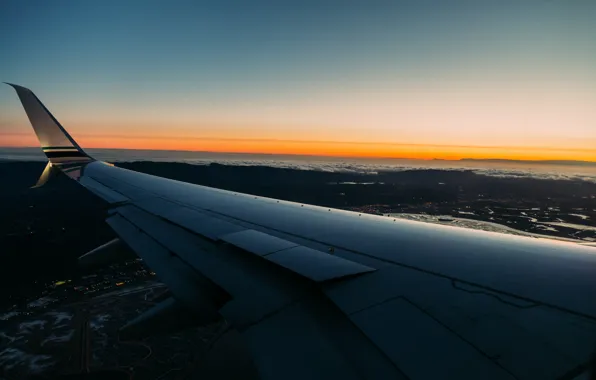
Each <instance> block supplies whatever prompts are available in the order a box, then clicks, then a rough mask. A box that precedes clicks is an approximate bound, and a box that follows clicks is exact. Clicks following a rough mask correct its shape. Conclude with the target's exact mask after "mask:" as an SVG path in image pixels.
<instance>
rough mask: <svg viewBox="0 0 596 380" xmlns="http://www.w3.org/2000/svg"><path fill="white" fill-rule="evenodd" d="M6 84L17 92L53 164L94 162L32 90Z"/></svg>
mask: <svg viewBox="0 0 596 380" xmlns="http://www.w3.org/2000/svg"><path fill="white" fill-rule="evenodd" d="M4 83H6V84H7V85H9V86H12V87H13V88H14V89H15V90H16V92H17V95H18V96H19V99H20V100H21V103H22V104H23V108H25V112H26V113H27V116H28V117H29V121H30V122H31V126H33V130H34V131H35V134H36V135H37V138H38V139H39V142H40V144H41V149H43V152H44V153H45V154H46V156H47V157H48V159H49V160H50V162H51V163H52V164H57V165H60V164H65V163H75V162H77V163H80V162H89V161H93V158H91V157H90V156H89V155H88V154H87V153H85V151H83V149H82V148H81V147H80V146H79V144H77V142H76V141H75V140H74V139H73V138H72V137H71V136H70V135H69V134H68V132H66V130H65V129H64V127H62V125H60V123H59V122H58V120H56V118H54V116H53V115H52V114H51V113H50V111H48V109H47V108H46V107H45V106H44V105H43V103H42V102H41V101H40V100H39V98H38V97H37V96H35V94H34V93H33V92H32V91H31V90H29V89H28V88H25V87H22V86H19V85H16V84H12V83H7V82H4Z"/></svg>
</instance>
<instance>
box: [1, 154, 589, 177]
mask: <svg viewBox="0 0 596 380" xmlns="http://www.w3.org/2000/svg"><path fill="white" fill-rule="evenodd" d="M88 152H89V154H91V155H92V156H93V157H95V158H96V159H98V160H103V161H108V162H130V161H153V162H180V163H187V164H192V165H209V164H212V163H218V164H222V165H237V166H269V167H274V168H286V169H297V170H318V171H324V172H345V173H359V174H368V175H375V174H377V173H379V172H384V171H404V170H431V169H432V170H460V171H466V170H467V171H472V172H474V173H476V174H480V175H487V176H493V177H503V178H537V179H551V180H581V181H589V182H595V183H596V166H595V165H591V164H590V163H586V162H580V164H579V165H575V164H573V163H570V162H565V163H561V162H543V163H535V162H534V163H532V162H528V161H507V160H461V161H448V160H430V161H427V160H411V159H358V158H338V157H318V156H292V155H268V154H239V153H211V152H189V151H154V150H121V149H89V150H88ZM44 160H45V156H44V155H43V153H42V152H41V150H39V149H38V148H0V161H44Z"/></svg>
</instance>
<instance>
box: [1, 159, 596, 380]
mask: <svg viewBox="0 0 596 380" xmlns="http://www.w3.org/2000/svg"><path fill="white" fill-rule="evenodd" d="M44 165H45V164H44V163H42V162H2V163H0V176H1V178H2V183H1V185H0V197H1V198H2V202H1V203H0V226H1V228H2V234H1V236H0V255H1V260H2V262H1V264H0V332H2V334H3V335H1V334H0V359H2V355H3V353H4V357H6V352H8V353H10V352H12V351H6V347H10V349H14V350H24V347H25V346H26V344H25V343H23V342H31V343H27V344H28V345H29V346H30V348H31V349H32V350H34V351H35V352H36V353H39V354H40V355H42V356H43V353H44V352H46V351H47V350H50V351H51V350H57V351H56V352H60V350H63V351H64V352H65V354H64V357H63V358H62V359H60V360H58V361H57V362H56V363H58V364H55V365H54V366H53V367H51V368H52V369H51V371H53V373H62V372H60V371H67V372H68V371H71V372H72V371H76V369H77V368H78V366H80V365H81V363H87V365H90V366H94V367H100V368H103V367H106V368H112V369H115V370H119V371H121V372H122V373H125V374H130V373H132V372H131V369H130V368H129V367H134V366H135V365H137V364H138V366H139V368H136V367H135V368H136V369H135V370H134V371H133V372H135V378H157V377H158V375H159V374H161V375H164V374H165V372H166V371H164V368H178V370H176V371H174V372H172V373H171V374H170V375H171V376H172V377H171V378H175V377H176V376H178V375H180V374H181V373H184V371H186V370H187V369H188V368H187V367H185V366H182V365H178V364H173V363H178V362H184V363H187V362H189V361H191V362H192V361H194V360H195V359H193V358H194V357H196V356H197V355H199V354H193V355H194V356H193V355H191V356H193V358H190V357H187V356H188V355H187V356H184V354H183V352H188V351H189V349H190V348H189V347H192V350H195V351H197V352H204V351H205V350H206V347H207V346H208V344H207V342H208V341H209V339H211V338H212V337H213V336H215V335H216V330H217V329H218V328H219V327H218V326H214V327H212V328H211V329H207V330H205V331H203V332H202V333H201V334H202V335H201V334H198V335H197V333H196V331H195V330H193V331H192V332H191V333H188V334H186V333H185V334H182V335H175V336H174V338H172V337H161V338H155V339H153V340H149V341H146V342H142V343H138V344H136V345H135V344H129V345H128V346H126V345H125V344H124V345H123V343H121V342H119V341H117V340H113V339H115V336H116V331H117V328H118V326H120V325H122V324H123V323H125V322H126V320H127V319H129V317H130V316H131V315H136V314H138V311H140V310H142V309H144V308H147V307H149V306H150V305H151V304H152V301H151V297H147V296H143V294H146V292H148V290H142V291H139V292H137V293H131V295H130V296H127V297H129V298H123V297H121V296H110V297H108V298H102V299H101V300H99V301H98V299H97V298H93V297H95V296H97V295H99V294H103V293H106V292H111V291H114V290H120V289H119V288H120V287H130V286H136V285H138V284H149V285H147V286H149V287H151V286H153V285H151V284H155V283H154V282H153V281H154V280H155V277H154V273H152V272H151V271H150V270H147V269H146V268H144V267H143V264H142V262H140V261H138V260H133V261H129V262H122V263H117V264H115V265H113V266H110V267H108V268H104V269H102V270H99V271H95V272H93V273H86V272H82V271H81V270H80V269H79V268H78V267H77V265H76V258H77V257H78V256H80V255H82V254H84V253H86V252H87V251H89V250H91V249H93V248H95V247H97V246H99V245H101V244H103V243H105V242H107V241H108V240H110V239H112V238H114V237H115V235H114V233H113V232H112V231H111V230H110V229H109V228H108V226H107V225H106V224H105V222H104V219H105V217H106V211H107V207H106V205H105V204H104V203H103V202H102V201H101V200H100V199H98V198H96V197H95V196H94V195H92V194H90V193H88V192H87V191H86V190H85V189H84V188H83V187H81V186H79V185H77V184H76V183H75V182H74V181H71V180H69V179H67V178H66V177H64V176H59V177H57V178H55V179H54V180H52V181H50V182H49V183H48V184H47V185H45V186H44V187H42V188H37V189H30V188H29V187H30V186H32V185H33V184H34V183H35V182H36V180H37V178H38V176H39V174H40V173H41V172H42V170H43V167H44ZM117 165H118V166H121V167H124V168H127V169H132V170H136V171H140V172H145V173H149V174H154V175H158V176H162V177H166V178H172V179H176V180H181V181H185V182H191V183H196V184H201V185H207V186H213V187H217V188H223V189H228V190H234V191H239V192H245V193H251V194H255V195H261V196H267V197H273V198H280V199H285V200H290V201H296V202H302V203H312V204H317V205H322V206H328V207H336V208H343V209H350V210H357V211H360V212H370V213H376V214H388V213H413V214H427V215H441V217H442V218H443V219H444V221H446V222H449V221H450V219H449V218H450V217H460V218H461V217H465V218H468V219H474V220H479V221H490V222H493V223H499V224H502V225H505V226H508V227H511V228H515V229H518V230H521V231H527V232H532V233H542V234H550V235H551V236H553V237H564V238H575V239H583V240H586V241H592V240H594V239H596V223H595V220H596V211H595V209H596V206H595V205H594V204H595V199H594V197H595V196H596V184H594V183H590V182H585V181H569V180H544V179H531V178H502V177H490V176H485V175H479V174H475V173H473V172H471V171H461V170H453V171H449V170H411V171H401V172H381V173H378V174H375V175H370V174H352V173H337V172H336V173H330V172H319V171H302V170H294V169H280V168H270V167H260V166H226V165H219V164H211V165H208V166H196V165H189V164H181V163H154V162H131V163H119V164H117ZM551 223H552V224H551ZM561 223H563V224H561ZM57 281H58V282H57ZM133 294H136V295H133ZM40 297H41V298H40ZM139 297H140V298H139ZM124 300H127V301H126V302H124ZM135 305H136V306H135ZM104 308H111V310H112V311H113V313H112V315H111V316H110V317H109V318H108V319H106V320H105V321H104V322H106V323H104V325H105V326H107V327H103V325H102V329H103V330H101V329H99V328H97V329H95V330H94V329H93V326H91V325H89V323H90V322H89V321H90V320H92V319H89V318H99V317H98V316H101V315H103V314H105V313H103V312H102V310H103V309H104ZM10 313H12V314H10ZM52 313H54V314H52ZM55 313H63V314H60V315H70V316H71V317H70V318H71V319H68V318H67V317H64V318H66V319H64V318H63V320H61V322H60V323H58V320H52V318H57V317H56V315H57V314H55ZM86 313H87V314H86ZM102 313H103V314H102ZM3 315H4V316H5V317H2V316H3ZM85 315H88V316H89V315H90V316H91V317H84V316H85ZM39 320H46V322H39ZM35 321H38V322H35ZM108 321H109V322H108ZM53 324H60V326H58V325H56V328H55V329H45V330H43V329H41V328H40V326H42V327H43V326H46V325H47V326H53ZM27 326H29V327H27ZM31 326H32V327H31ZM85 326H87V327H85ZM89 326H91V330H89V332H88V333H87V334H89V333H91V336H92V338H93V334H95V335H97V334H100V335H101V336H99V337H95V338H93V339H94V340H95V341H99V342H101V341H102V339H104V340H106V339H107V340H109V339H112V340H113V341H109V346H105V344H104V343H105V342H104V343H102V344H104V345H103V346H102V344H99V343H97V342H96V343H97V344H96V345H94V346H93V347H94V348H93V349H94V350H96V351H93V355H92V356H90V357H89V358H88V359H87V361H86V362H85V361H83V360H78V359H76V358H77V356H76V355H79V356H80V355H81V354H80V350H78V349H77V347H78V346H77V347H74V348H70V347H71V346H70V345H71V343H72V342H71V341H73V342H79V341H80V339H79V336H80V334H81V332H80V331H85V330H81V329H85V328H87V329H89ZM95 326H96V327H97V326H98V325H97V324H96V325H95ZM59 329H62V330H64V331H62V330H60V331H58V330H59ZM70 331H72V333H71V332H70ZM29 333H30V334H32V337H31V338H29V337H23V338H18V336H19V334H21V335H23V334H25V335H27V334H29ZM60 334H62V336H66V337H67V338H68V339H66V338H65V339H66V340H67V341H68V343H60V342H61V341H60V338H59V336H60ZM68 334H72V335H68ZM193 334H194V335H193ZM176 337H177V338H176ZM11 339H12V340H11ZM15 339H23V340H20V341H18V342H17V341H15ZM48 339H50V340H48ZM52 339H54V340H53V341H52ZM160 339H161V340H160ZM43 342H46V343H44V344H43V345H44V347H43V348H40V347H41V346H39V345H40V344H42V343H43ZM48 342H49V343H48ZM152 342H153V343H152ZM36 344H37V345H38V346H35V347H37V348H32V347H33V346H31V345H36ZM46 344H48V345H46ZM61 344H62V345H61ZM65 344H66V345H65ZM106 344H107V343H106ZM189 345H190V346H189ZM75 346H76V344H75ZM124 346H126V347H128V348H129V349H128V350H127V349H124V348H122V349H120V348H119V347H124ZM144 346H148V347H149V348H148V349H147V348H143V347H144ZM162 346H165V347H171V349H169V350H163V349H162V350H161V351H162V353H161V354H160V353H159V350H160V349H159V347H162ZM19 347H20V348H19ZM52 347H54V348H52ZM101 347H110V349H109V350H107V351H106V350H104V351H101ZM153 348H157V349H156V350H153ZM3 350H4V351H3ZM97 350H99V351H97ZM135 350H136V351H135ZM148 350H149V351H151V352H152V354H151V355H153V356H151V360H149V359H148V358H149V356H146V355H147V352H148ZM201 350H202V351H201ZM137 351H138V352H137ZM164 351H168V352H167V353H166V352H164ZM73 352H78V354H76V355H75V359H73V357H72V355H73ZM176 352H180V355H178V356H177V354H176ZM200 355H202V354H200ZM17 356H18V355H17ZM21 357H24V356H22V355H21ZM42 359H43V358H42ZM42 359H39V360H42ZM15 360H17V359H15ZM20 360H21V361H23V360H25V359H22V358H21V359H20ZM27 360H30V361H31V360H34V359H31V358H29V359H27ZM35 360H37V359H35ZM46 360H50V359H47V358H46ZM52 360H53V359H52ZM73 360H74V361H73ZM31 363H32V362H26V360H25V362H22V363H21V364H20V365H21V367H22V366H29V367H31V365H32V364H31ZM123 363H124V364H123ZM130 363H136V364H134V365H132V364H130ZM155 363H161V366H160V365H157V366H155V365H154V364H155ZM34 364H35V363H34ZM38 364H41V362H40V363H38ZM21 367H19V366H18V365H17V366H16V367H14V368H12V369H11V370H10V371H8V372H3V370H2V369H0V379H1V378H2V376H5V377H6V378H21V377H22V376H24V375H25V372H22V371H23V368H21ZM161 375H159V376H161ZM170 375H168V376H164V377H163V378H170V377H169V376H170ZM174 375H175V376H174Z"/></svg>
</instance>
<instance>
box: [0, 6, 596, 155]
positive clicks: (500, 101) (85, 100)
mask: <svg viewBox="0 0 596 380" xmlns="http://www.w3.org/2000/svg"><path fill="white" fill-rule="evenodd" d="M281 3H282V2H281V1H275V2H272V1H250V2H247V1H213V2H201V1H192V2H191V1H170V2H166V1H139V2H133V1H117V2H116V1H97V2H90V1H89V2H88V1H59V0H57V1H6V0H5V1H2V3H1V5H0V52H1V53H0V54H1V58H0V81H7V82H13V83H17V84H21V85H23V86H26V87H29V88H31V89H32V90H33V91H34V92H35V93H36V94H37V95H38V97H39V98H40V99H41V100H42V101H43V102H44V103H45V105H46V106H47V107H48V108H49V109H50V110H51V111H52V112H53V114H54V116H56V118H57V119H58V120H60V122H61V123H62V124H63V125H64V126H65V127H66V128H67V129H68V130H69V131H70V132H71V134H72V135H73V137H74V138H75V139H77V141H78V142H79V143H80V145H82V146H83V147H85V146H87V147H109V148H142V149H181V150H210V151H232V152H264V153H300V154H317V155H343V156H384V157H413V158H434V157H436V158H448V159H451V158H461V157H474V158H482V157H484V158H488V157H490V158H515V159H579V160H592V161H596V43H595V41H596V23H595V22H594V20H595V19H596V2H595V1H587V0H586V1H584V0H566V1H562V0H561V1H554V0H551V1H546V0H541V1H519V0H517V1H455V2H453V1H436V2H430V1H410V2H399V1H383V2H375V1H361V2H355V1H350V0H342V1H335V2H331V1H327V2H325V1H296V2H284V3H286V4H293V5H282V4H281ZM447 3H449V4H447ZM489 4H492V5H489ZM36 145H37V141H36V139H35V136H34V135H33V133H32V131H31V128H30V127H29V124H28V120H27V118H26V115H25V113H24V112H23V110H22V108H21V106H20V103H19V102H18V99H17V97H16V95H15V93H14V91H13V90H12V89H11V88H10V87H8V86H4V87H0V146H36Z"/></svg>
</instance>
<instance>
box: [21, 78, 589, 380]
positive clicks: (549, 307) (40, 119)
mask: <svg viewBox="0 0 596 380" xmlns="http://www.w3.org/2000/svg"><path fill="white" fill-rule="evenodd" d="M12 86H13V87H14V88H15V89H16V90H17V93H18V94H19V97H20V99H21V102H22V103H23V106H24V107H25V110H26V112H27V115H28V116H29V119H30V121H31V123H32V125H33V127H34V129H35V131H36V134H37V135H38V137H39V139H40V142H41V144H42V146H45V147H46V148H48V147H50V148H56V149H45V150H44V151H45V153H46V155H47V156H48V158H49V159H50V163H52V162H53V161H52V159H54V162H56V164H57V165H58V166H59V167H60V169H61V170H62V171H64V172H66V174H69V173H72V172H73V171H76V175H70V176H71V178H73V179H76V180H78V181H79V183H81V184H82V185H83V186H85V187H86V188H87V189H89V190H90V191H91V192H93V193H94V194H96V195H98V196H99V197H101V198H102V199H104V200H105V201H107V202H108V203H109V204H110V205H111V206H112V208H111V211H110V216H109V218H108V219H107V221H108V223H109V225H110V226H111V227H112V228H113V229H114V231H115V232H116V233H117V234H118V235H119V237H120V239H121V240H122V241H124V242H125V243H126V244H127V245H128V246H129V247H131V248H132V249H133V250H134V251H135V252H136V253H137V254H138V255H139V256H140V257H142V258H143V259H144V260H145V262H146V263H147V264H148V265H149V266H150V267H151V268H152V269H153V270H154V271H155V272H156V273H157V274H158V275H159V276H160V278H161V279H162V281H163V282H164V283H165V284H166V285H168V287H169V288H170V291H171V294H172V297H173V298H172V299H169V300H167V302H164V303H163V304H161V305H158V307H156V309H155V310H151V311H150V312H148V313H147V314H145V315H143V316H141V317H139V318H137V320H134V321H131V323H130V324H129V325H127V326H126V327H125V330H124V331H123V332H125V333H129V334H132V335H139V334H141V335H142V331H141V332H140V331H139V330H143V329H144V328H147V327H144V326H155V325H156V324H159V321H160V320H163V318H166V317H167V318H168V320H175V319H176V317H175V313H180V312H181V311H180V310H183V311H184V312H185V313H189V314H191V315H193V316H194V319H195V320H198V321H203V322H205V321H210V320H212V318H213V315H214V313H218V314H220V315H222V316H223V317H225V318H226V320H227V321H228V322H229V323H230V324H231V325H232V326H233V327H234V328H236V329H237V330H238V331H240V332H241V334H242V336H244V338H245V339H246V341H247V344H248V346H249V348H250V351H251V353H252V354H253V358H254V361H255V363H256V365H257V367H258V369H259V373H260V375H261V377H263V378H271V379H273V378H280V377H283V378H325V377H329V376H343V377H346V378H409V379H419V378H420V379H424V378H458V379H461V378H495V379H526V378H528V379H531V378H541V379H542V378H553V379H554V378H570V379H571V378H575V377H576V375H580V374H581V373H582V372H584V371H585V370H586V369H587V368H588V363H589V361H590V356H591V353H592V351H593V349H594V344H595V343H596V323H595V321H596V305H595V304H594V302H593V300H594V298H595V297H596V291H595V290H594V286H593V273H594V271H596V256H595V255H594V250H593V249H592V248H589V247H581V246H579V245H574V244H565V243H560V242H552V243H550V242H544V241H538V240H537V239H531V238H518V237H512V236H505V235H501V234H495V233H482V232H474V231H467V230H463V229H458V228H453V227H441V226H432V225H425V224H422V223H415V222H407V221H400V220H391V219H390V218H383V217H378V216H368V215H358V214H354V213H350V212H346V211H342V210H334V209H326V208H320V207H316V206H310V205H300V204H295V203H292V202H285V201H280V200H275V199H269V198H262V197H255V196H250V195H246V194H240V193H234V192H229V191H224V190H218V189H212V188H207V187H203V186H197V185H191V184H186V183H183V182H178V181H172V180H166V179H163V178H158V177H153V176H149V175H146V174H141V173H135V172H131V171H128V170H124V169H121V168H116V167H112V166H108V165H105V164H104V163H101V162H96V161H94V160H93V159H92V158H91V157H89V156H88V155H87V154H86V153H84V151H83V150H82V149H81V148H80V147H79V146H78V144H77V143H76V142H75V141H74V140H73V139H72V137H70V135H68V133H67V132H66V131H65V130H64V128H63V127H62V126H61V125H60V124H59V123H58V122H57V121H56V119H54V118H53V116H51V114H50V113H49V111H47V109H46V108H45V107H44V106H43V104H41V102H40V101H39V99H37V97H36V96H35V95H34V94H33V93H32V92H31V91H30V90H28V89H25V88H24V87H20V86H16V85H12ZM45 144H50V145H45ZM51 144H56V145H51ZM58 148H59V149H58ZM75 151H76V152H77V153H74V152H75ZM71 153H72V154H71ZM72 167H76V169H74V170H73V169H71V168H72ZM69 170H70V171H69ZM172 314H174V316H172ZM191 319H192V318H191ZM185 320H188V318H187V319H185Z"/></svg>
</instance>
